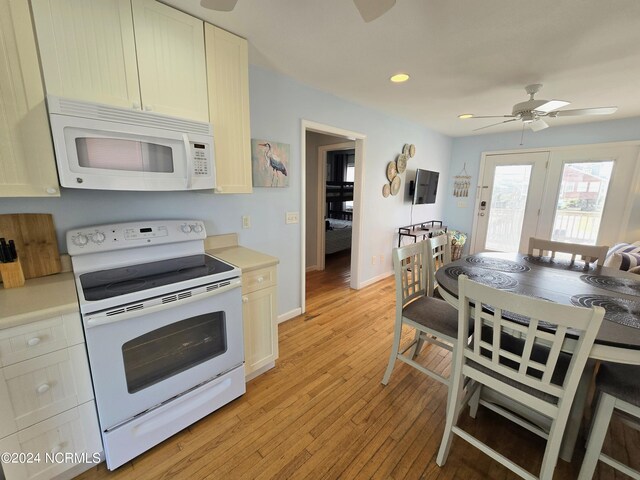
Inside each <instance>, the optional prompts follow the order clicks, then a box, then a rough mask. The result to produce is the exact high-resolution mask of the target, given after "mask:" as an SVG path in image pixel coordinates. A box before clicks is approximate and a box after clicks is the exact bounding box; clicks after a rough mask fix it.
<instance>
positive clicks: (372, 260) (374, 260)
mask: <svg viewBox="0 0 640 480" xmlns="http://www.w3.org/2000/svg"><path fill="white" fill-rule="evenodd" d="M377 259H378V257H376V256H375V255H373V256H372V257H371V265H375V264H376V260H377Z"/></svg>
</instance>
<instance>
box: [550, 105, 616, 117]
mask: <svg viewBox="0 0 640 480" xmlns="http://www.w3.org/2000/svg"><path fill="white" fill-rule="evenodd" d="M617 110H618V107H595V108H577V109H575V110H560V111H557V112H552V113H551V114H550V116H552V117H570V116H574V117H577V116H581V115H611V114H612V113H615V112H616V111H617Z"/></svg>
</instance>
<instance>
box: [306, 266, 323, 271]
mask: <svg viewBox="0 0 640 480" xmlns="http://www.w3.org/2000/svg"><path fill="white" fill-rule="evenodd" d="M314 270H320V269H319V268H318V266H317V265H311V266H310V267H307V268H306V269H305V271H306V272H313V271H314Z"/></svg>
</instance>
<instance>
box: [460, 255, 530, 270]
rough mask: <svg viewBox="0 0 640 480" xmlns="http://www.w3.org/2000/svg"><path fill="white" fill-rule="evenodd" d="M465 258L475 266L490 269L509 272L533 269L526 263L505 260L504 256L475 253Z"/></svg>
mask: <svg viewBox="0 0 640 480" xmlns="http://www.w3.org/2000/svg"><path fill="white" fill-rule="evenodd" d="M465 260H466V261H467V262H468V263H470V264H471V265H473V266H474V267H482V268H488V269H489V270H499V271H501V272H507V273H520V272H528V271H529V270H531V268H530V267H527V266H526V265H522V264H520V263H517V262H513V261H511V260H504V259H502V258H492V257H477V256H475V255H471V256H469V257H466V258H465Z"/></svg>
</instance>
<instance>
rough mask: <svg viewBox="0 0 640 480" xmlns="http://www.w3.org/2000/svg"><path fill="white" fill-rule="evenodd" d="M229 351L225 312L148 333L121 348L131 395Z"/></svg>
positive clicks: (200, 316) (198, 317)
mask: <svg viewBox="0 0 640 480" xmlns="http://www.w3.org/2000/svg"><path fill="white" fill-rule="evenodd" d="M226 351H227V339H226V329H225V314H224V312H214V313H207V314H204V315H198V316H197V317H191V318H188V319H186V320H181V321H179V322H176V323H172V324H171V325H167V326H165V327H162V328H158V329H157V330H153V331H151V332H148V333H145V334H144V335H141V336H139V337H137V338H134V339H133V340H130V341H128V342H127V343H125V344H124V345H123V346H122V356H123V360H124V370H125V375H126V378H127V389H128V391H129V393H136V392H138V391H140V390H142V389H144V388H147V387H150V386H151V385H153V384H155V383H158V382H161V381H162V380H164V379H166V378H169V377H172V376H173V375H177V374H179V373H180V372H184V371H185V370H188V369H189V368H191V367H194V366H196V365H198V364H200V363H202V362H206V361H207V360H210V359H212V358H214V357H217V356H218V355H222V354H223V353H225V352H226Z"/></svg>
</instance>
